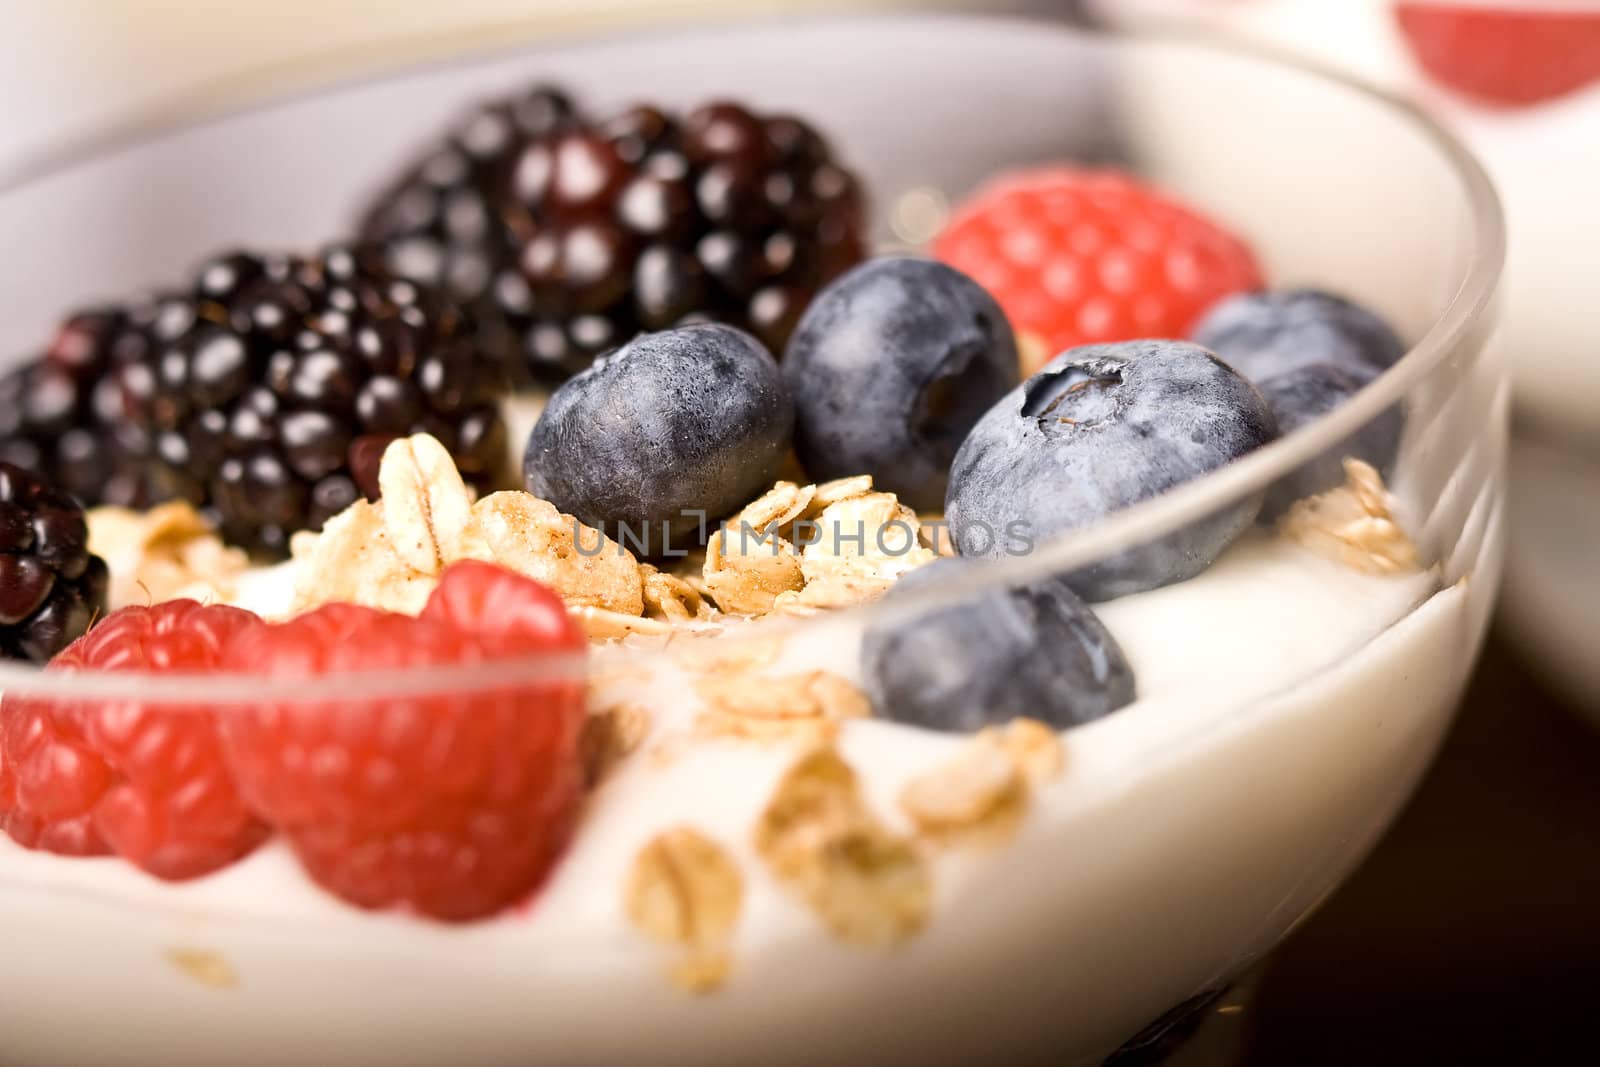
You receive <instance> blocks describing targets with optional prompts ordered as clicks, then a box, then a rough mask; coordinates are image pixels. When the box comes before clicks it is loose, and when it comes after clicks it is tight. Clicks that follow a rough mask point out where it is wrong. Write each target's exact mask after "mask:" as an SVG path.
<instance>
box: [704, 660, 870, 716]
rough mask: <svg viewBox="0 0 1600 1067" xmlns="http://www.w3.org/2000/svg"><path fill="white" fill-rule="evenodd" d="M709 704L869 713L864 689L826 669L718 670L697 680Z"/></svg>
mask: <svg viewBox="0 0 1600 1067" xmlns="http://www.w3.org/2000/svg"><path fill="white" fill-rule="evenodd" d="M695 689H696V691H697V692H698V693H699V694H700V696H701V698H702V699H704V700H705V702H706V704H707V705H708V706H709V707H710V709H711V710H714V711H720V712H724V713H726V714H728V715H737V716H744V717H748V718H755V719H833V720H840V719H860V718H865V717H867V716H869V715H871V714H872V704H871V703H870V702H869V701H868V700H867V698H866V695H865V694H863V693H862V692H861V690H859V689H857V688H856V687H855V686H854V685H852V684H851V683H850V682H849V681H848V680H847V679H844V678H841V677H840V676H839V675H837V674H832V673H830V672H828V671H802V672H800V673H798V674H785V675H777V676H773V675H766V674H757V673H754V672H752V671H719V672H715V673H712V674H708V675H706V676H705V677H703V678H701V679H700V680H699V681H698V682H696V683H695Z"/></svg>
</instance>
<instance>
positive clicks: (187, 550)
mask: <svg viewBox="0 0 1600 1067" xmlns="http://www.w3.org/2000/svg"><path fill="white" fill-rule="evenodd" d="M84 518H85V520H86V522H87V523H88V527H89V551H91V552H93V553H94V554H95V555H97V556H100V557H101V558H102V559H104V560H105V561H106V564H107V566H108V568H109V569H110V571H111V588H110V590H109V592H108V599H109V603H110V607H111V609H112V610H116V609H117V608H121V607H126V606H127V605H129V604H144V603H153V602H159V601H162V600H172V599H175V598H177V597H191V598H193V599H195V600H201V601H227V600H229V599H231V598H232V597H233V595H234V594H235V593H236V592H237V589H238V580H239V577H240V575H242V574H243V573H244V572H245V570H246V569H248V568H249V566H250V559H249V557H248V556H246V555H245V553H244V552H243V551H241V550H239V549H237V548H230V547H228V546H226V545H224V544H223V543H222V539H221V538H220V537H218V536H217V535H216V533H215V532H214V531H213V530H212V529H211V526H210V525H209V524H208V523H207V522H206V521H205V519H203V518H202V517H201V516H200V513H199V512H198V511H196V510H195V509H194V507H193V506H191V505H190V504H187V503H184V502H181V501H175V502H172V503H167V504H160V505H157V506H156V507H154V508H151V509H150V510H148V511H143V512H140V511H133V510H131V509H128V508H119V507H98V508H91V509H89V510H88V511H87V512H86V513H85V515H84Z"/></svg>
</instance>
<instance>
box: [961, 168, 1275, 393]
mask: <svg viewBox="0 0 1600 1067" xmlns="http://www.w3.org/2000/svg"><path fill="white" fill-rule="evenodd" d="M934 253H935V255H937V256H938V258H940V259H942V260H944V261H945V262H946V263H949V264H950V265H951V266H953V267H955V268H956V269H957V270H960V271H962V272H964V273H966V274H969V275H971V276H972V277H973V278H974V279H975V280H976V281H977V282H978V283H979V284H980V285H982V286H984V288H986V289H988V290H989V292H991V293H993V294H994V296H995V299H996V300H998V301H1000V306H1001V307H1003V308H1005V312H1006V315H1007V316H1008V317H1009V318H1010V320H1011V325H1012V328H1013V329H1015V330H1016V331H1017V334H1018V336H1019V338H1031V339H1032V340H1033V342H1034V345H1035V347H1036V348H1038V349H1040V350H1041V351H1042V353H1043V355H1042V357H1041V359H1040V360H1039V361H1042V359H1044V358H1048V357H1049V355H1050V354H1052V353H1057V352H1060V351H1061V350H1062V349H1064V348H1070V347H1072V346H1074V345H1082V344H1091V343H1099V342H1106V341H1130V340H1135V339H1138V338H1144V337H1184V336H1187V335H1188V333H1189V329H1190V327H1192V326H1193V325H1194V322H1195V320H1196V319H1198V318H1199V317H1200V315H1201V314H1202V313H1204V312H1205V310H1206V309H1207V308H1208V307H1210V306H1211V305H1212V304H1213V303H1215V302H1216V301H1217V300H1219V299H1221V298H1222V297H1225V296H1227V295H1229V294H1230V293H1236V292H1239V291H1241V290H1247V289H1257V288H1260V286H1261V271H1260V268H1259V267H1257V265H1256V260H1255V256H1254V255H1253V254H1252V253H1251V251H1250V248H1249V247H1248V246H1247V245H1246V244H1245V243H1244V242H1243V241H1241V240H1240V239H1239V238H1237V237H1235V236H1234V235H1232V234H1230V233H1228V232H1227V231H1226V230H1224V229H1222V228H1221V227H1220V226H1218V225H1217V224H1216V223H1215V222H1213V221H1211V220H1209V219H1207V218H1205V217H1203V216H1202V215H1200V214H1198V213H1197V212H1195V211H1194V210H1192V209H1190V208H1188V207H1186V206H1184V205H1183V204H1180V203H1178V202H1177V201H1175V200H1172V199H1171V198H1169V197H1167V196H1165V195H1164V194H1162V193H1160V192H1158V191H1156V190H1155V189H1153V188H1151V187H1150V186H1148V185H1144V184H1141V183H1140V182H1137V181H1135V180H1134V179H1133V178H1130V177H1128V176H1127V175H1125V174H1121V173H1119V172H1116V171H1107V170H1080V169H1077V168H1073V167H1064V166H1051V167H1044V168H1040V169H1036V170H1025V171H1020V172H1017V173H1013V174H1009V175H1005V176H1002V177H1001V178H999V179H997V180H996V181H994V182H992V183H991V184H989V185H987V186H985V187H984V188H983V189H980V190H979V191H978V193H977V194H976V195H975V196H974V197H973V198H972V199H971V200H970V201H968V202H967V203H966V204H964V205H963V206H962V207H961V208H960V209H958V210H957V211H956V213H955V216H954V217H953V218H952V219H951V221H950V224H949V226H947V227H946V228H945V230H944V232H943V233H942V234H940V236H939V238H938V240H937V241H936V242H935V245H934ZM1036 366H1037V362H1035V364H1034V367H1036ZM1034 367H1029V368H1025V369H1029V370H1031V369H1034Z"/></svg>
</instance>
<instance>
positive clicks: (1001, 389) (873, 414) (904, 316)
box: [784, 258, 1019, 511]
mask: <svg viewBox="0 0 1600 1067" xmlns="http://www.w3.org/2000/svg"><path fill="white" fill-rule="evenodd" d="M784 377H785V378H786V379H787V380H788V382H789V389H790V391H791V392H792V393H793V394H794V402H795V449H796V451H797V452H798V453H799V455H800V462H801V463H802V464H804V465H805V468H806V472H807V473H808V474H809V475H811V477H813V478H816V479H818V480H824V479H831V478H842V477H846V476H848V475H852V474H863V473H865V474H870V475H872V477H873V481H874V483H875V484H876V485H877V486H878V487H879V488H880V489H884V490H887V491H888V492H892V493H895V494H897V495H898V496H899V497H900V499H901V500H903V501H904V502H905V503H906V504H907V505H909V506H910V507H913V508H916V509H918V510H921V511H937V510H938V509H939V508H940V507H941V506H942V505H943V503H944V491H945V484H946V481H947V479H948V476H949V471H950V461H951V460H952V459H954V458H955V454H956V449H957V448H960V447H961V442H962V440H963V439H964V438H965V437H966V436H967V431H969V430H971V429H972V426H973V424H974V423H976V422H977V421H978V419H979V418H980V417H982V415H983V413H984V412H985V411H987V410H989V408H990V406H991V405H993V404H994V402H995V401H996V400H999V399H1000V398H1001V397H1002V396H1004V395H1005V394H1006V393H1007V392H1009V391H1010V390H1011V389H1012V388H1014V387H1015V386H1016V384H1017V381H1018V377H1019V373H1018V365H1017V345H1016V340H1015V339H1014V338H1013V337H1012V336H1011V327H1010V325H1009V324H1008V323H1007V322H1006V317H1005V314H1004V312H1002V311H1001V310H1000V307H999V305H998V304H996V303H995V302H994V298H992V297H991V296H990V295H989V294H988V293H986V292H985V291H984V290H983V289H982V288H981V287H979V286H978V285H977V284H976V283H975V282H973V281H972V280H971V279H970V278H967V277H966V276H965V275H963V274H961V273H960V272H958V271H955V270H952V269H951V268H949V267H947V266H945V265H944V264H942V263H935V262H933V261H931V260H925V259H902V258H890V259H876V260H871V261H869V262H867V263H864V264H862V265H861V266H859V267H856V268H855V269H854V270H851V271H850V272H849V273H847V274H845V275H844V276H843V277H841V278H839V279H838V280H837V281H835V282H833V283H832V284H831V285H829V286H828V287H827V288H826V289H824V290H823V291H822V293H821V294H819V295H818V297H817V299H816V300H815V301H813V302H812V304H811V307H810V309H809V310H808V311H807V312H806V314H805V316H804V317H803V318H802V319H801V320H800V326H799V328H798V329H797V330H796V331H795V334H794V336H793V337H792V338H791V339H790V341H789V347H788V350H787V351H786V352H785V354H784Z"/></svg>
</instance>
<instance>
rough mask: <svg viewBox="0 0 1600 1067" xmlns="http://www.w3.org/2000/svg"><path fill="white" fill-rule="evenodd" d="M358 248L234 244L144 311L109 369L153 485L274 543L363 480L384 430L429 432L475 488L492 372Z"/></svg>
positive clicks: (489, 453) (370, 472) (223, 527)
mask: <svg viewBox="0 0 1600 1067" xmlns="http://www.w3.org/2000/svg"><path fill="white" fill-rule="evenodd" d="M379 260H380V257H379V256H377V255H376V254H374V253H371V252H362V251H358V250H352V249H347V248H336V249H333V250H331V251H329V252H327V253H325V254H324V255H322V256H321V257H318V258H315V259H300V258H291V257H287V256H256V255H251V254H245V253H234V254H231V255H226V256H222V257H219V258H217V259H214V260H212V261H211V262H210V263H208V264H206V265H205V266H204V267H203V268H201V270H200V272H199V273H198V275H197V276H196V279H195V284H194V289H193V291H192V296H190V297H188V298H182V299H166V300H161V301H157V302H155V303H154V304H152V305H150V308H148V309H146V311H145V312H144V313H143V314H144V315H145V316H146V317H147V318H149V319H150V320H151V322H152V323H162V322H163V320H164V319H166V320H170V321H166V322H164V324H162V325H160V326H159V328H158V327H156V326H154V325H146V326H145V327H144V328H143V329H142V331H141V333H140V336H141V337H143V338H145V339H146V340H147V341H148V347H147V350H146V351H145V352H144V353H143V355H142V357H141V358H139V359H137V360H134V361H131V362H129V363H127V364H126V365H125V366H123V367H122V369H121V373H120V379H119V380H120V385H121V389H122V394H123V400H124V404H125V405H126V408H127V410H128V412H129V414H130V417H131V418H132V419H133V420H134V423H135V425H136V426H137V427H138V429H139V430H140V432H141V433H142V434H143V436H144V448H145V450H146V453H147V466H148V469H149V472H150V479H151V484H152V492H153V495H154V496H155V497H156V498H157V499H174V498H177V499H185V500H188V501H190V502H191V503H193V504H195V505H196V506H198V507H201V508H202V509H204V510H205V511H206V512H207V513H208V514H209V515H210V517H211V518H213V519H214V520H215V522H216V524H217V526H218V528H219V530H220V531H221V533H222V535H223V537H224V538H226V539H227V540H228V541H230V542H232V543H234V544H237V545H240V546H243V547H244V548H246V549H249V550H250V551H251V552H253V553H255V554H257V555H260V556H268V557H271V556H279V555H282V554H283V553H284V552H285V551H287V548H288V541H289V536H290V535H291V534H293V533H294V532H295V531H297V530H302V529H310V530H315V529H320V528H321V526H322V523H323V522H324V521H325V520H326V519H327V518H329V517H330V516H332V515H334V514H337V513H338V512H340V511H342V510H343V509H344V508H346V507H348V506H349V505H350V504H352V503H353V502H354V501H355V500H356V499H357V498H358V497H360V496H363V495H365V496H367V497H368V498H375V497H376V496H377V492H378V490H377V484H376V482H377V464H378V459H379V457H380V456H381V455H382V452H383V447H384V446H385V445H386V444H388V442H389V441H391V440H393V439H394V438H395V437H400V436H405V435H407V434H412V433H418V432H427V433H431V434H433V435H434V436H435V437H437V438H439V440H440V441H441V442H443V444H444V445H445V447H446V448H447V449H449V451H450V453H451V454H452V455H453V456H454V457H455V459H456V462H457V465H458V466H459V467H460V468H461V471H462V474H463V476H464V477H466V479H467V480H468V481H469V482H471V483H473V484H475V485H477V486H479V487H480V488H486V487H488V485H489V484H490V483H491V482H493V481H494V480H495V479H496V477H497V475H499V474H500V473H502V470H503V468H504V466H505V462H506V441H505V427H504V425H503V423H502V422H501V419H500V413H499V408H498V406H497V398H498V397H499V395H500V393H501V391H502V379H501V377H500V375H499V373H498V371H497V369H496V368H494V367H493V366H491V365H489V364H487V363H486V361H484V360H483V359H481V358H480V357H479V355H478V351H477V349H476V347H475V344H474V341H473V334H472V330H471V327H470V324H469V323H468V322H467V320H466V319H465V318H464V317H463V316H462V314H461V313H460V312H459V311H458V310H456V309H455V308H454V307H453V306H452V305H450V304H448V303H447V302H445V301H443V300H441V299H440V298H438V297H437V296H436V295H435V294H434V293H433V292H432V291H430V290H427V289H425V288H422V287H420V286H418V285H416V284H414V283H412V282H410V281H406V280H404V279H401V278H398V277H396V276H395V275H393V274H391V273H390V272H389V271H388V270H387V269H386V268H385V267H384V266H383V265H382V264H381V262H380V261H379Z"/></svg>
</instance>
